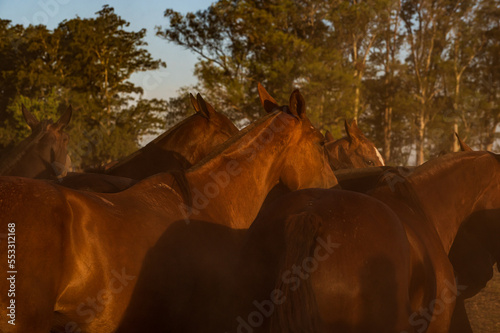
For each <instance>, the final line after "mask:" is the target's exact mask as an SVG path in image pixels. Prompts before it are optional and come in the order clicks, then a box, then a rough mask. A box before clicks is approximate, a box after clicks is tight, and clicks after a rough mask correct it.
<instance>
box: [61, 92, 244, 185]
mask: <svg viewBox="0 0 500 333" xmlns="http://www.w3.org/2000/svg"><path fill="white" fill-rule="evenodd" d="M190 98H191V103H192V105H193V107H194V109H195V111H196V112H195V114H193V115H191V116H189V117H187V118H186V119H184V120H183V121H181V122H180V123H179V124H177V125H175V126H174V127H172V128H170V129H169V130H168V131H166V132H165V133H163V134H162V135H160V136H159V137H157V138H156V139H154V140H153V141H152V142H151V143H149V144H147V145H146V146H145V147H144V148H141V149H140V150H138V151H137V152H135V153H134V154H132V155H130V156H129V157H127V158H125V159H124V160H123V161H121V162H118V163H117V164H115V165H114V166H112V167H110V168H109V169H106V170H105V171H104V172H105V174H99V173H73V174H69V175H68V176H66V177H64V178H63V179H59V184H60V185H62V186H65V187H69V188H72V189H77V190H85V191H94V192H101V193H116V192H120V191H123V190H124V189H126V188H129V187H130V186H132V185H134V184H135V183H137V181H139V180H141V179H144V178H146V177H149V176H152V175H154V174H157V173H160V172H166V171H170V172H181V171H184V170H187V169H188V168H189V167H191V166H192V165H193V164H195V163H197V162H199V161H200V160H201V159H202V158H203V157H205V156H206V155H208V154H209V153H210V152H211V151H213V150H214V149H215V147H217V146H218V145H220V144H221V143H223V142H224V141H226V140H227V139H229V138H230V137H231V136H233V135H234V134H236V133H238V129H237V128H236V127H235V126H234V125H233V123H232V122H231V121H230V120H229V119H228V118H227V117H226V116H224V115H223V114H221V113H219V112H216V111H215V109H214V108H213V107H212V106H211V105H210V104H209V103H207V102H206V101H205V100H204V99H203V97H202V96H201V95H200V94H198V95H197V96H196V98H194V96H193V95H190Z"/></svg>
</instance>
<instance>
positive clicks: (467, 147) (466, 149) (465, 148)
mask: <svg viewBox="0 0 500 333" xmlns="http://www.w3.org/2000/svg"><path fill="white" fill-rule="evenodd" d="M455 136H456V137H457V140H458V144H459V145H460V150H461V151H473V150H472V148H471V147H469V146H468V145H467V144H466V143H465V142H463V141H462V139H460V137H459V136H458V133H457V132H455Z"/></svg>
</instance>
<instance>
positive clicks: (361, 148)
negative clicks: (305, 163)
mask: <svg viewBox="0 0 500 333" xmlns="http://www.w3.org/2000/svg"><path fill="white" fill-rule="evenodd" d="M344 127H345V131H346V134H347V136H345V137H343V138H341V139H338V140H335V139H334V138H333V136H332V134H331V133H330V132H328V131H327V132H326V134H325V137H326V139H327V141H328V142H327V144H326V150H327V151H328V157H329V159H330V164H331V166H332V168H333V169H334V170H339V169H352V168H367V167H374V166H384V165H385V162H384V159H383V158H382V155H380V153H379V151H378V149H377V147H375V145H374V144H373V142H371V141H370V140H368V138H366V136H365V135H364V134H363V132H361V130H360V129H359V127H358V124H357V123H356V121H355V120H354V121H353V122H352V124H351V125H349V124H348V123H347V120H346V121H344Z"/></svg>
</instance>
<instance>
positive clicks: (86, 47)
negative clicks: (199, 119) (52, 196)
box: [0, 6, 167, 168]
mask: <svg viewBox="0 0 500 333" xmlns="http://www.w3.org/2000/svg"><path fill="white" fill-rule="evenodd" d="M128 26H129V23H128V22H126V21H125V20H123V19H122V18H120V17H119V16H118V15H117V14H115V12H114V10H113V8H111V7H108V6H104V7H103V8H102V10H101V11H99V12H97V13H96V17H95V18H79V17H77V18H75V19H71V20H67V21H63V22H61V23H60V24H59V25H58V27H57V28H55V29H54V30H52V31H49V30H48V29H47V27H45V26H43V25H38V26H32V25H30V26H28V27H24V26H21V25H13V24H11V22H10V21H8V20H0V153H1V151H5V150H6V149H8V148H9V147H10V146H11V145H13V144H15V143H17V142H18V141H19V140H21V139H22V138H24V137H26V136H27V135H29V133H30V131H29V128H28V127H27V125H26V124H25V122H24V120H23V118H22V115H21V104H24V105H25V106H26V107H27V108H28V109H30V110H31V111H32V113H33V114H35V115H36V116H37V117H39V118H43V117H45V118H52V119H58V118H59V115H60V114H61V113H62V111H64V110H65V109H66V107H67V106H68V105H69V104H71V105H72V106H73V109H74V112H73V118H72V120H71V123H70V147H69V149H70V153H71V158H72V160H73V164H74V166H76V167H79V166H81V167H83V168H84V167H92V166H98V165H101V164H102V163H106V162H109V161H111V160H114V159H117V158H120V157H122V156H124V155H126V154H128V153H130V152H132V151H134V150H136V149H137V147H138V140H139V139H140V138H141V137H142V136H143V135H146V134H149V133H152V132H155V130H157V129H158V128H159V127H161V128H163V127H164V125H165V117H166V115H165V112H166V109H167V107H166V102H165V101H163V100H146V99H143V98H142V97H141V96H142V94H143V91H142V88H140V87H138V86H135V85H134V84H133V83H132V82H130V81H129V79H130V76H131V75H132V74H133V73H135V72H140V71H147V70H154V69H158V68H160V67H165V66H166V65H165V63H164V62H162V61H161V60H156V59H153V58H152V57H151V55H150V54H149V52H148V51H147V50H146V49H145V45H146V44H145V42H144V40H143V39H144V36H145V34H146V31H145V30H144V29H143V30H140V31H137V32H131V31H128V29H127V27H128Z"/></svg>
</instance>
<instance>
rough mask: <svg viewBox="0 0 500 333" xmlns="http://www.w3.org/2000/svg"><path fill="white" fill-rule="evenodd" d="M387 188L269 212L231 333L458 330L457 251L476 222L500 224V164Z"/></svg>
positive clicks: (455, 166) (441, 164)
mask: <svg viewBox="0 0 500 333" xmlns="http://www.w3.org/2000/svg"><path fill="white" fill-rule="evenodd" d="M394 177H397V178H394ZM457 179H460V182H457V181H456V180H457ZM384 181H385V182H388V183H386V184H384V185H381V186H379V187H376V188H375V189H373V190H372V191H371V192H368V195H366V194H361V193H356V192H350V191H340V190H320V189H308V190H302V191H297V192H294V193H290V194H288V195H286V196H284V197H283V198H281V199H279V200H277V201H276V203H275V204H273V205H271V206H270V207H268V209H267V210H266V211H265V212H263V213H262V214H260V215H259V217H258V218H257V219H256V221H255V222H254V223H253V224H252V226H251V227H250V229H249V231H248V239H247V240H246V241H245V246H244V247H243V250H242V255H241V259H240V263H241V265H240V266H239V267H238V268H237V269H235V271H236V272H240V274H241V275H242V276H241V277H240V278H239V280H240V281H243V282H241V284H240V286H239V288H238V289H237V290H238V291H247V292H246V293H245V292H242V293H241V294H238V296H237V297H233V302H234V304H231V305H230V306H229V308H231V309H239V312H238V313H236V314H233V320H232V323H233V327H231V328H230V329H231V330H232V331H234V330H235V329H239V327H238V328H237V326H236V325H237V324H238V323H240V324H241V325H243V324H242V323H241V320H240V321H237V319H238V318H240V319H241V318H243V319H244V320H245V325H247V327H250V328H252V329H255V332H260V331H262V332H283V331H286V332H331V331H335V332H447V331H448V329H449V326H450V320H451V317H452V313H453V308H454V303H455V300H456V297H457V294H459V293H460V292H462V291H463V290H462V289H463V287H462V286H460V285H457V284H456V283H455V277H454V271H453V266H452V265H451V263H450V261H449V259H448V252H449V250H450V248H451V245H452V242H453V239H454V238H455V236H456V234H457V232H458V230H459V227H460V225H461V224H463V222H464V221H465V220H466V219H467V217H469V216H471V215H473V214H479V213H481V214H485V213H487V214H493V217H495V218H496V220H493V219H491V220H490V221H495V223H496V225H497V226H498V220H499V219H498V218H499V215H498V212H499V208H500V156H498V155H495V154H492V153H489V152H461V153H454V154H449V155H446V156H443V157H440V158H437V159H435V160H432V161H429V162H427V163H425V164H424V165H422V166H420V167H417V168H416V169H415V171H414V172H413V173H411V174H410V175H408V176H406V175H405V176H401V175H397V174H396V175H392V176H389V177H387V178H386V179H385V180H384ZM490 218H491V216H490ZM254 300H257V302H256V303H253V301H254ZM257 303H258V304H259V306H257V305H256V304H257ZM262 304H264V305H265V306H264V305H262ZM255 311H257V312H258V311H260V314H259V316H257V315H256V314H255ZM245 314H248V318H247V317H245V316H244V315H245ZM266 317H270V320H268V321H266V320H265V318H266ZM261 319H262V320H261ZM256 323H258V324H259V325H260V327H261V328H260V329H257V326H259V325H256ZM252 325H254V326H252ZM241 327H243V326H241ZM225 329H226V331H228V329H227V328H225Z"/></svg>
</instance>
